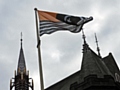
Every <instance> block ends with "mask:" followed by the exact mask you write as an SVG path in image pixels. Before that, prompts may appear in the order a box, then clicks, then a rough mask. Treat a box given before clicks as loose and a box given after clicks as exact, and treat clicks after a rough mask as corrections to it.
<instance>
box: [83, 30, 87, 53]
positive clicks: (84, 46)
mask: <svg viewBox="0 0 120 90" xmlns="http://www.w3.org/2000/svg"><path fill="white" fill-rule="evenodd" d="M82 38H83V41H84V44H83V53H84V52H85V51H86V50H87V49H88V48H89V46H88V44H87V43H86V39H85V38H86V36H85V34H84V31H83V29H82Z"/></svg>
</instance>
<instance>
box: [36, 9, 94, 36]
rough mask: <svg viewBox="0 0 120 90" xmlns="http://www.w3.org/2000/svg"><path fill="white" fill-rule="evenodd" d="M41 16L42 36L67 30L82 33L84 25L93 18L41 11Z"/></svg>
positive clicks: (40, 28)
mask: <svg viewBox="0 0 120 90" xmlns="http://www.w3.org/2000/svg"><path fill="white" fill-rule="evenodd" d="M38 16H39V24H40V25H39V26H40V27H39V33H40V36H42V35H43V34H51V33H53V32H56V31H61V30H64V31H65V30H67V31H70V32H73V33H78V32H80V31H81V29H82V27H83V25H84V24H85V23H87V22H89V21H91V20H93V17H88V18H86V17H76V16H71V15H66V14H60V13H54V12H47V11H40V10H38Z"/></svg>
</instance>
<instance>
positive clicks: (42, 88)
mask: <svg viewBox="0 0 120 90" xmlns="http://www.w3.org/2000/svg"><path fill="white" fill-rule="evenodd" d="M34 10H35V19H36V34H37V49H38V63H39V74H40V87H41V90H44V82H43V71H42V61H41V50H40V42H41V40H40V37H39V34H38V33H39V32H38V20H37V8H35V9H34Z"/></svg>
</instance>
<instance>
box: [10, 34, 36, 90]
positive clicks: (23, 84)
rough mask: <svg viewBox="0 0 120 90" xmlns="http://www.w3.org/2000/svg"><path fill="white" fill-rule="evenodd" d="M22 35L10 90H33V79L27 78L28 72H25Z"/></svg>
mask: <svg viewBox="0 0 120 90" xmlns="http://www.w3.org/2000/svg"><path fill="white" fill-rule="evenodd" d="M22 41H23V40H22V34H21V48H20V54H19V59H18V66H17V71H16V70H15V75H14V78H12V79H11V80H10V90H12V89H13V87H14V90H29V88H31V90H33V88H34V87H33V79H32V78H29V71H26V63H25V58H24V52H23V48H22Z"/></svg>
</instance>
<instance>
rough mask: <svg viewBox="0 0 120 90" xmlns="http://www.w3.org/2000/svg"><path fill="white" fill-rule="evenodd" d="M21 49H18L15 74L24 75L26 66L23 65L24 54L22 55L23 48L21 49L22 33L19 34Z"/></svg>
mask: <svg viewBox="0 0 120 90" xmlns="http://www.w3.org/2000/svg"><path fill="white" fill-rule="evenodd" d="M20 41H21V48H20V54H19V60H18V68H17V74H19V73H21V72H22V73H26V64H25V58H24V53H23V48H22V41H23V39H22V33H21V39H20Z"/></svg>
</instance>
